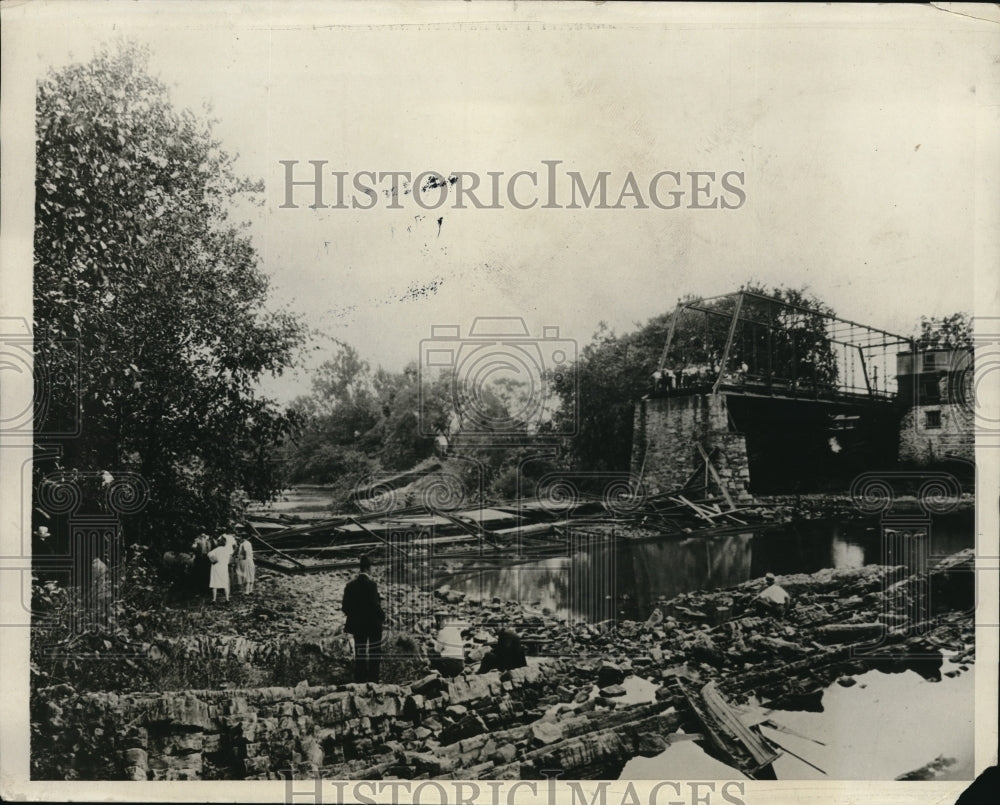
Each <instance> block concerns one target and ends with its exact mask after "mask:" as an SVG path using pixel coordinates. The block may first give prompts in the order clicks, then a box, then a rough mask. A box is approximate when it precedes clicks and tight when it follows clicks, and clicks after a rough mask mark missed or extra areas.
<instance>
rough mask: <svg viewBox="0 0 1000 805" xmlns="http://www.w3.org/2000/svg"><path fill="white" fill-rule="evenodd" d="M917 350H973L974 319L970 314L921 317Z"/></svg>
mask: <svg viewBox="0 0 1000 805" xmlns="http://www.w3.org/2000/svg"><path fill="white" fill-rule="evenodd" d="M916 341H917V349H918V350H920V351H921V352H922V351H924V350H928V349H972V346H973V340H972V319H971V318H970V317H969V314H968V313H961V312H959V313H952V314H951V315H950V316H937V317H927V316H921V317H920V335H918V336H917V339H916Z"/></svg>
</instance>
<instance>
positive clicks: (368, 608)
mask: <svg viewBox="0 0 1000 805" xmlns="http://www.w3.org/2000/svg"><path fill="white" fill-rule="evenodd" d="M371 567H372V560H371V559H370V558H369V557H368V556H367V555H365V556H362V557H361V561H360V563H359V570H360V572H359V573H358V575H357V576H355V577H354V578H353V579H351V580H350V581H349V582H347V586H346V587H344V600H343V603H342V604H341V607H340V608H341V609H342V610H343V611H344V614H345V615H347V622H346V623H345V624H344V631H345V632H347V633H348V634H349V635H351V636H352V637H353V638H354V681H355V682H378V677H379V664H380V661H381V659H382V658H381V651H382V626H383V624H384V623H385V612H384V611H383V610H382V598H381V596H380V595H379V592H378V584H376V582H375V580H374V579H373V578H372V577H371V576H370V575H369V571H370V570H371Z"/></svg>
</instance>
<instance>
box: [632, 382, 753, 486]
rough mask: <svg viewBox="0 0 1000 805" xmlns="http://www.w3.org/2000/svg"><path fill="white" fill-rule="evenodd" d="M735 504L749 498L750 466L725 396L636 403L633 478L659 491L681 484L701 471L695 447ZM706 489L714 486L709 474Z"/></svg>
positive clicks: (654, 398)
mask: <svg viewBox="0 0 1000 805" xmlns="http://www.w3.org/2000/svg"><path fill="white" fill-rule="evenodd" d="M699 444H700V445H701V447H702V448H703V449H704V451H705V452H706V453H707V454H708V455H710V456H711V457H712V463H713V465H714V466H715V468H716V470H717V471H718V474H719V477H720V479H721V481H722V483H723V485H724V486H725V489H726V491H727V492H728V493H729V494H730V495H731V496H732V497H733V499H734V500H737V499H738V500H744V501H746V500H749V499H750V492H749V486H750V464H749V461H748V458H747V442H746V437H745V436H744V435H743V434H742V433H738V432H736V431H735V429H733V428H732V427H731V417H730V416H729V410H728V407H727V404H726V397H725V395H723V394H687V395H678V396H668V397H653V398H649V399H644V400H640V401H639V402H637V403H636V407H635V424H634V428H633V436H632V467H631V470H632V475H633V477H639V476H640V475H641V476H642V479H643V483H644V484H645V487H646V489H647V490H648V491H649V492H650V493H652V494H655V493H657V492H662V491H667V490H671V489H677V488H679V487H681V486H683V485H684V484H685V483H686V482H687V481H688V479H690V478H691V476H692V475H694V474H695V473H696V472H698V471H699V470H701V471H702V472H704V462H703V460H702V457H701V452H700V451H699V450H698V445H699ZM709 485H710V488H711V487H713V486H716V485H717V484H716V483H715V480H714V478H712V477H711V476H709Z"/></svg>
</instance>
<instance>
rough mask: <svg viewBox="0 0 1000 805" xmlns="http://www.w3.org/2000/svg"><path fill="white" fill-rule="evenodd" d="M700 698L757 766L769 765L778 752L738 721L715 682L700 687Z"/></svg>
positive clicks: (775, 758)
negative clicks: (748, 753)
mask: <svg viewBox="0 0 1000 805" xmlns="http://www.w3.org/2000/svg"><path fill="white" fill-rule="evenodd" d="M701 698H702V701H704V702H705V706H706V707H707V708H708V709H709V710H710V711H711V712H712V714H713V715H714V716H715V717H716V718H717V719H718V721H719V723H720V725H721V726H723V727H724V728H725V729H726V730H728V731H729V732H730V733H731V734H732V735H733V737H734V738H735V739H736V740H737V741H739V742H740V743H741V744H742V745H743V746H744V747H745V748H746V749H747V751H749V752H750V755H751V757H752V758H753V760H754V762H755V763H756V764H757V768H763V767H764V766H769V765H771V764H772V763H773V762H774V761H775V760H777V758H778V754H777V753H776V752H774V751H773V750H772V749H771V748H770V747H768V746H767V745H766V744H765V743H764V740H763V739H762V738H761V737H759V736H758V735H757V734H756V733H754V732H752V731H751V730H750V728H749V727H747V726H746V725H745V724H743V722H742V721H740V719H739V716H737V714H736V711H735V710H733V708H732V707H731V706H730V704H729V703H728V702H727V701H726V700H725V699H724V698H722V694H721V693H719V689H718V687H717V686H716V684H715V682H709V683H708V684H706V685H705V686H704V687H703V688H702V689H701Z"/></svg>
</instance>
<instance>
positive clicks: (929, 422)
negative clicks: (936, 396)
mask: <svg viewBox="0 0 1000 805" xmlns="http://www.w3.org/2000/svg"><path fill="white" fill-rule="evenodd" d="M924 427H925V428H928V429H930V428H940V427H941V412H940V411H925V412H924Z"/></svg>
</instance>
